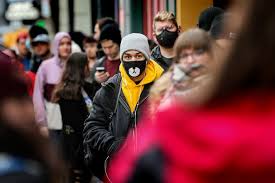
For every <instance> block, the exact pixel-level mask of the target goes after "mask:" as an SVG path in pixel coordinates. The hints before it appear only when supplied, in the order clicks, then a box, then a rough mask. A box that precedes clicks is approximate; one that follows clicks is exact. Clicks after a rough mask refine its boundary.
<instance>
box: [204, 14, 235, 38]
mask: <svg viewBox="0 0 275 183" xmlns="http://www.w3.org/2000/svg"><path fill="white" fill-rule="evenodd" d="M225 21H227V22H229V23H230V22H232V15H231V14H229V13H224V14H222V15H219V16H216V18H215V19H214V20H213V22H212V25H211V28H210V30H209V33H210V35H211V36H212V37H213V38H214V39H235V36H236V34H235V33H234V32H233V31H231V30H228V28H227V30H225V29H224V25H225Z"/></svg>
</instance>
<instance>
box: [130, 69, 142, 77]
mask: <svg viewBox="0 0 275 183" xmlns="http://www.w3.org/2000/svg"><path fill="white" fill-rule="evenodd" d="M128 73H129V75H130V76H132V77H137V76H139V75H140V69H139V68H138V67H131V68H130V69H129V70H128Z"/></svg>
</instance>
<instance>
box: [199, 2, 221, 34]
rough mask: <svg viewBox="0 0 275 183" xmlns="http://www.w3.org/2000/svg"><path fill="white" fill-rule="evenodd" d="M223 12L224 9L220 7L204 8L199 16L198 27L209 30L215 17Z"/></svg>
mask: <svg viewBox="0 0 275 183" xmlns="http://www.w3.org/2000/svg"><path fill="white" fill-rule="evenodd" d="M223 13H224V10H223V9H221V8H218V7H209V8H207V9H205V10H203V11H202V12H201V14H200V16H199V21H198V27H199V28H200V29H203V30H205V31H209V30H210V27H211V24H212V21H213V20H214V19H215V17H216V16H218V15H221V14H223Z"/></svg>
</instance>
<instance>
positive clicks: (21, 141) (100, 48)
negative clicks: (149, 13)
mask: <svg viewBox="0 0 275 183" xmlns="http://www.w3.org/2000/svg"><path fill="white" fill-rule="evenodd" d="M273 4H274V3H273V2H272V1H271V0H266V1H265V2H264V3H262V2H260V1H256V0H247V1H246V2H244V1H236V2H235V3H233V4H232V6H231V7H230V8H229V9H227V10H223V9H220V8H217V7H209V8H207V9H205V10H204V11H202V12H201V14H200V16H199V17H198V24H197V27H195V28H191V29H185V28H184V27H181V26H180V25H179V24H178V22H177V20H176V17H175V15H174V14H173V13H171V12H167V11H160V12H158V13H157V14H156V15H155V17H154V19H153V25H152V26H153V37H154V39H153V40H149V39H148V38H147V37H146V35H143V34H141V33H130V34H128V35H125V36H124V37H122V35H121V31H120V29H119V25H118V23H117V22H115V21H114V20H113V19H112V18H109V17H105V18H101V19H98V21H97V23H96V26H95V29H94V34H93V35H89V36H86V35H84V34H82V33H80V32H76V33H66V32H58V33H57V34H56V35H55V36H54V38H53V40H51V38H50V36H49V33H48V31H47V30H46V29H45V28H43V27H40V26H38V25H33V26H32V27H31V28H30V30H29V32H27V33H26V32H24V33H20V34H18V38H17V41H16V48H15V49H9V48H1V49H2V50H1V52H0V81H1V83H2V84H3V87H2V89H1V90H0V126H1V128H0V131H1V133H0V136H1V138H0V139H1V140H0V143H1V146H0V164H1V166H0V182H1V181H3V182H9V183H12V182H18V181H19V180H20V182H34V183H36V182H37V183H38V182H39V183H40V182H41V183H42V182H43V183H44V182H45V183H67V182H69V183H90V182H94V183H100V182H112V183H124V182H125V183H126V182H128V183H130V182H131V183H132V182H188V183H206V182H255V183H256V182H257V183H258V182H267V183H269V182H270V183H271V182H274V181H275V177H274V169H275V158H274V153H275V144H274V143H273V141H272V139H273V138H274V135H273V134H274V130H275V123H274V122H275V116H274V114H275V111H274V109H275V97H274V93H273V92H274V83H275V72H274V61H273V46H274V45H275V36H274V34H273V32H272V31H273V30H274V29H275V16H274V15H273V10H272V7H273ZM261 17H265V19H262V18H261ZM258 22H260V24H258ZM273 28H274V29H273ZM76 38H77V39H76ZM152 45H154V46H152Z"/></svg>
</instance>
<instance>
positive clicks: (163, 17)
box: [153, 11, 178, 30]
mask: <svg viewBox="0 0 275 183" xmlns="http://www.w3.org/2000/svg"><path fill="white" fill-rule="evenodd" d="M164 21H170V22H172V23H173V24H174V25H175V26H176V27H178V23H177V20H176V16H175V15H174V14H173V13H171V12H168V11H159V12H158V13H157V14H156V15H155V17H154V21H153V29H154V30H155V28H156V22H164Z"/></svg>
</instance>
